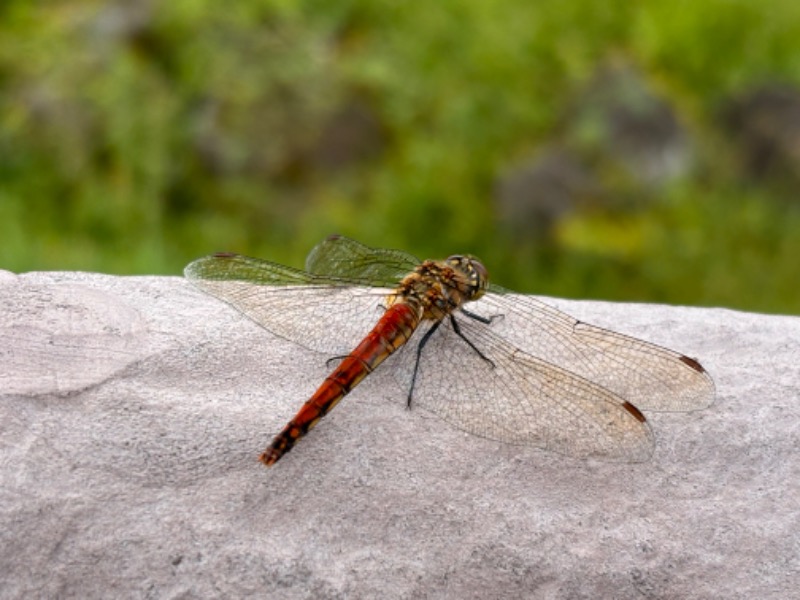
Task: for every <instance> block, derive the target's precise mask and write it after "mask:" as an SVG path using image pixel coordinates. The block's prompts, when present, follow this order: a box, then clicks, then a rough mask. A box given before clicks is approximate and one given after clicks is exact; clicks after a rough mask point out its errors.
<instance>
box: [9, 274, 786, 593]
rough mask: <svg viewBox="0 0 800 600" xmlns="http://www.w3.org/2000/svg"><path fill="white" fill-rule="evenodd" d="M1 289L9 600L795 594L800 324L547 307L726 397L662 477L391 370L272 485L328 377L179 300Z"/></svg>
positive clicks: (177, 292) (82, 280)
mask: <svg viewBox="0 0 800 600" xmlns="http://www.w3.org/2000/svg"><path fill="white" fill-rule="evenodd" d="M0 275H2V276H0V306H1V307H2V308H1V309H0V394H1V395H0V572H1V573H2V578H0V597H2V598H32V597H51V598H55V597H58V598H73V597H74V598H100V597H103V598H112V597H132V598H138V597H142V598H145V597H146V598H195V597H197V598H200V597H229V598H230V597H242V596H245V595H250V594H252V595H254V596H260V597H280V598H338V597H341V598H345V597H347V598H455V599H461V598H522V597H529V598H530V597H537V598H570V599H572V598H617V599H626V598H631V599H633V598H636V599H641V598H709V599H711V598H789V597H793V596H796V594H797V582H798V581H800V460H799V459H798V456H800V454H799V453H798V451H800V319H798V318H795V317H780V316H767V315H756V314H747V313H740V312H735V311H730V310H720V309H697V308H682V307H668V306H653V305H630V304H608V303H596V302H567V301H561V300H552V303H554V304H556V305H557V306H558V307H559V308H562V309H564V310H566V311H567V312H570V313H571V314H573V315H575V316H577V317H579V318H582V319H584V320H587V321H590V322H593V323H596V324H599V325H604V326H609V327H613V328H615V329H617V330H620V331H623V332H625V333H630V334H632V335H635V336H637V337H642V338H645V339H647V340H650V341H653V342H656V343H660V344H663V345H666V346H668V347H671V348H674V349H676V350H680V351H682V352H685V353H686V354H688V355H689V356H693V357H697V358H699V359H700V360H701V361H702V363H703V364H704V365H705V367H706V368H707V369H708V370H709V371H710V372H711V374H712V375H713V376H714V378H715V381H716V384H717V402H716V404H715V405H714V406H713V407H712V408H710V409H708V410H705V411H699V412H694V413H683V414H650V415H648V416H649V417H650V419H651V421H652V424H653V427H654V429H655V431H656V435H657V438H658V448H657V450H656V453H655V455H654V458H653V460H652V461H651V462H649V463H645V464H610V463H602V462H596V461H588V462H587V461H576V460H571V459H567V458H564V457H561V456H557V455H553V454H547V453H544V452H541V451H538V450H535V449H528V448H520V447H513V446H507V445H503V444H499V443H495V442H490V441H486V440H483V439H480V438H476V437H474V436H469V435H466V434H463V433H461V432H460V431H458V430H455V429H452V428H451V427H449V426H447V425H446V424H445V423H443V422H442V421H441V420H439V419H437V418H435V417H433V416H432V415H430V414H429V413H426V412H424V411H422V410H413V409H412V410H411V411H408V410H407V409H406V408H405V405H404V402H403V394H402V393H401V392H399V391H398V390H397V389H396V388H395V387H394V386H393V385H392V383H391V379H392V378H391V377H386V376H385V374H384V375H381V373H380V370H379V371H378V372H376V373H375V375H374V376H373V377H371V378H369V379H368V380H367V381H365V382H364V384H363V385H362V386H360V387H359V388H358V389H357V390H355V391H354V392H353V393H352V394H351V395H350V396H348V397H347V398H346V399H345V400H344V401H343V402H342V403H341V404H340V405H339V406H338V407H337V408H336V409H335V410H334V411H333V412H332V413H331V414H330V415H329V416H328V417H326V418H325V420H324V421H322V423H321V424H320V426H319V427H317V428H316V429H315V430H314V431H313V432H312V433H310V434H309V436H308V437H307V438H306V439H304V440H302V442H301V443H300V444H299V445H298V446H297V448H296V449H295V450H294V451H293V452H291V453H290V454H289V455H287V456H286V457H285V458H284V459H282V460H281V461H280V462H279V463H278V464H277V465H276V466H275V467H274V468H273V469H271V470H268V469H266V468H265V467H263V466H262V465H261V464H260V463H258V461H257V457H258V455H259V453H260V452H261V451H262V450H263V449H264V447H265V446H266V444H267V443H268V442H269V440H270V437H271V435H272V434H274V433H276V432H277V431H278V430H280V428H281V427H282V426H283V425H284V424H285V422H286V421H287V420H288V419H289V417H291V416H292V415H293V414H294V412H295V411H296V409H297V408H298V407H299V405H300V404H301V403H302V402H303V401H304V400H305V398H306V397H307V396H308V395H309V394H310V392H312V391H313V389H314V388H315V387H316V385H317V384H318V383H319V382H320V381H321V380H322V378H323V377H324V376H325V371H326V369H325V361H326V359H327V358H329V357H324V356H320V355H317V354H314V353H311V352H309V351H307V350H303V349H301V348H298V347H297V346H295V345H292V344H290V343H288V342H285V341H283V340H281V339H279V338H276V337H275V336H273V335H271V334H270V333H268V332H266V331H264V330H263V329H261V328H259V327H257V326H256V325H254V324H253V323H252V322H250V321H248V320H247V319H245V318H244V317H241V316H240V315H239V314H238V313H236V312H235V311H234V310H232V309H231V308H230V307H228V306H227V305H224V304H221V303H220V302H218V301H216V300H214V299H213V298H211V297H208V296H205V295H203V294H201V293H200V292H198V291H196V290H195V289H193V288H192V287H191V286H190V285H189V284H188V283H186V282H185V281H183V280H181V279H179V278H159V277H124V278H122V277H111V276H106V275H95V274H84V273H31V274H26V275H21V276H15V275H12V274H10V273H1V274H0ZM335 334H336V332H332V335H335Z"/></svg>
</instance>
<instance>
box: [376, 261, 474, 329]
mask: <svg viewBox="0 0 800 600" xmlns="http://www.w3.org/2000/svg"><path fill="white" fill-rule="evenodd" d="M487 285H488V274H487V272H486V268H485V267H484V266H483V265H482V264H481V263H480V262H479V261H477V260H476V259H474V258H472V257H469V256H458V255H456V256H451V257H450V258H448V259H447V260H443V261H437V260H426V261H424V262H423V263H421V264H420V265H419V266H418V267H417V268H416V269H414V271H413V272H412V273H409V274H408V275H406V276H405V277H404V278H403V279H402V281H401V282H400V285H398V287H397V289H396V290H395V292H394V293H392V294H391V295H390V296H389V299H388V305H389V306H391V305H392V304H396V303H398V302H403V303H405V304H408V305H410V306H413V307H414V308H415V309H416V311H417V314H418V315H419V317H420V318H421V319H430V320H435V321H438V320H441V319H443V318H444V317H445V316H447V315H449V314H451V313H452V312H454V311H455V310H457V309H458V308H460V307H461V306H462V305H463V304H464V303H466V302H471V301H472V300H477V299H478V298H480V297H481V296H482V295H483V294H484V292H485V291H486V287H487Z"/></svg>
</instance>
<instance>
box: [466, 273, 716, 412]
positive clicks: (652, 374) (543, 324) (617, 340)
mask: <svg viewBox="0 0 800 600" xmlns="http://www.w3.org/2000/svg"><path fill="white" fill-rule="evenodd" d="M467 308H468V310H470V311H471V312H474V313H477V314H480V315H483V316H487V317H489V316H497V318H495V319H493V322H492V323H491V325H490V326H489V327H490V328H491V330H492V331H493V332H494V333H495V334H497V335H498V336H500V337H503V338H504V339H505V340H507V341H508V342H509V343H510V344H512V345H514V346H516V347H518V348H520V349H522V350H523V351H524V352H525V353H526V354H529V355H532V356H535V357H537V358H539V359H541V360H544V361H546V362H548V363H551V364H553V365H555V366H558V367H560V368H562V369H566V370H568V371H572V372H573V373H576V374H577V375H579V376H580V377H582V378H584V379H588V380H590V381H592V382H594V383H596V384H598V385H599V386H601V387H604V388H606V389H608V390H610V391H611V392H613V393H614V394H616V395H617V396H620V397H622V398H625V399H626V400H628V401H629V402H631V403H633V404H634V405H636V406H637V407H638V408H640V409H645V410H663V411H686V410H696V409H701V408H705V407H707V406H709V405H710V404H711V403H713V401H714V382H713V381H712V379H711V377H710V376H709V374H708V373H707V372H706V371H705V369H703V367H702V366H701V365H700V364H699V363H698V362H697V361H696V360H693V359H691V358H689V357H687V356H684V355H683V354H681V353H679V352H675V351H673V350H669V349H667V348H663V347H661V346H658V345H656V344H651V343H649V342H646V341H644V340H640V339H637V338H633V337H630V336H627V335H624V334H621V333H617V332H615V331H610V330H608V329H603V328H601V327H596V326H594V325H590V324H588V323H584V322H582V321H579V320H577V319H575V318H573V317H571V316H569V315H567V314H565V313H563V312H561V311H559V310H557V309H555V308H553V307H551V306H548V305H547V304H545V303H543V302H541V301H539V300H537V299H536V298H532V297H530V296H521V295H516V294H512V293H511V292H508V291H507V290H504V289H503V288H500V287H497V286H491V288H490V292H489V293H487V294H486V295H485V296H484V297H483V298H481V299H480V300H478V301H477V302H475V303H473V304H470V305H469V306H468V307H467ZM462 320H463V319H462Z"/></svg>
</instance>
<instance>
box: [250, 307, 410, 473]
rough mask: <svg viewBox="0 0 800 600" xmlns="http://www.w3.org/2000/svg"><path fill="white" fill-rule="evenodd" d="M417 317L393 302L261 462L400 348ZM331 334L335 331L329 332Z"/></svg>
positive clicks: (282, 450)
mask: <svg viewBox="0 0 800 600" xmlns="http://www.w3.org/2000/svg"><path fill="white" fill-rule="evenodd" d="M419 321H420V317H419V315H418V314H417V311H415V310H414V309H413V308H412V307H411V306H409V305H408V304H405V303H398V304H394V305H392V306H391V307H389V309H387V311H386V312H385V313H384V314H383V316H382V317H381V319H380V320H379V321H378V323H377V324H376V325H375V327H374V328H373V329H372V331H370V332H369V334H367V336H366V337H365V338H364V341H362V342H361V343H360V344H359V345H358V347H357V348H356V349H355V350H353V351H352V352H351V353H350V354H349V355H348V356H347V357H346V358H344V360H342V362H341V364H339V366H338V367H336V369H334V371H333V372H332V373H331V374H330V375H328V377H327V378H325V381H324V382H323V383H322V385H321V386H320V387H319V389H318V390H317V391H316V392H314V395H313V396H311V398H309V400H308V401H307V402H306V403H305V404H304V405H303V406H302V408H300V410H299V411H298V412H297V414H296V415H295V416H294V418H293V419H292V420H291V421H290V422H289V424H288V425H286V427H284V428H283V431H281V432H280V433H279V434H278V435H277V436H275V439H274V440H272V443H271V444H270V445H269V447H268V448H267V449H266V450H265V451H264V453H263V454H262V455H261V462H263V463H264V464H265V465H267V466H272V465H274V464H275V463H276V462H277V461H278V459H280V457H281V456H283V455H284V454H286V453H287V452H288V451H289V450H291V449H292V446H294V445H295V443H296V442H297V440H299V439H300V438H301V437H303V436H304V435H305V434H306V433H308V432H309V431H310V430H311V429H312V428H313V427H314V426H315V425H316V424H317V421H319V420H320V419H321V418H322V417H323V416H325V415H326V414H327V413H328V412H329V411H330V410H331V409H332V408H333V407H334V406H336V404H337V403H338V402H339V400H341V399H342V398H343V397H344V396H345V395H347V394H348V393H349V392H350V391H351V390H352V389H353V388H354V387H356V386H357V385H358V384H359V382H360V381H361V380H362V379H364V377H366V376H367V375H369V374H370V373H371V372H372V371H374V370H375V368H376V367H377V366H378V365H379V364H381V363H382V362H383V361H384V360H386V359H387V358H388V357H389V356H390V355H391V354H392V353H393V352H395V351H396V350H398V349H399V348H401V347H402V346H403V345H404V344H405V343H406V342H407V341H408V340H409V338H410V337H411V334H412V333H414V330H415V329H416V328H417V325H419ZM332 334H333V335H335V332H332Z"/></svg>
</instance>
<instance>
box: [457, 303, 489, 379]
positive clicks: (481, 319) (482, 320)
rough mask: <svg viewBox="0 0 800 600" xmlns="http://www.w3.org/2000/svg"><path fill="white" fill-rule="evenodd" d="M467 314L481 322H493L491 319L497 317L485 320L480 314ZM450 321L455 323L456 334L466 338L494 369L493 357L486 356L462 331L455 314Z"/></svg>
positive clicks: (471, 346) (476, 352)
mask: <svg viewBox="0 0 800 600" xmlns="http://www.w3.org/2000/svg"><path fill="white" fill-rule="evenodd" d="M462 312H463V311H462ZM467 316H470V317H472V318H477V320H478V321H481V322H491V320H492V319H494V318H495V317H492V318H490V319H486V321H484V319H485V317H481V316H479V315H473V314H471V313H468V314H467ZM450 322H451V323H452V324H453V331H455V332H456V335H457V336H458V337H460V338H461V339H462V340H464V341H465V342H467V345H468V346H469V347H470V348H472V349H473V350H474V351H475V354H477V355H478V356H480V357H481V358H482V359H483V360H484V361H486V362H487V363H489V364H490V365H491V366H492V368H493V369H494V368H495V364H494V361H492V359H491V358H487V357H486V356H485V355H484V354H483V352H481V351H480V350H478V347H477V346H475V344H473V343H472V342H471V341H470V339H469V338H468V337H467V336H465V335H464V334H463V333H462V332H461V327H459V326H458V321H456V318H455V317H454V316H453V315H450Z"/></svg>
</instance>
